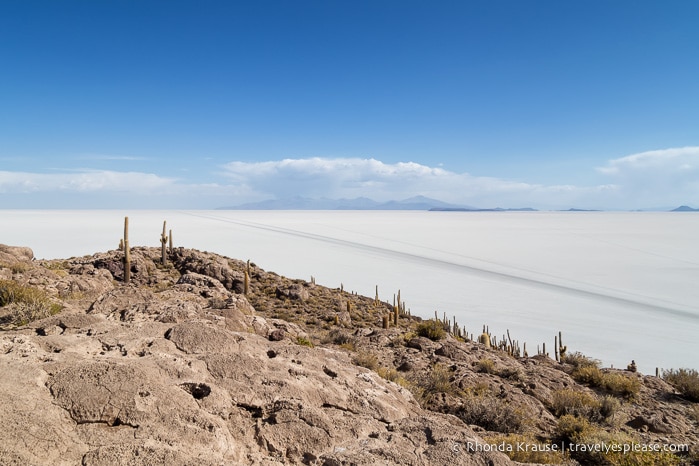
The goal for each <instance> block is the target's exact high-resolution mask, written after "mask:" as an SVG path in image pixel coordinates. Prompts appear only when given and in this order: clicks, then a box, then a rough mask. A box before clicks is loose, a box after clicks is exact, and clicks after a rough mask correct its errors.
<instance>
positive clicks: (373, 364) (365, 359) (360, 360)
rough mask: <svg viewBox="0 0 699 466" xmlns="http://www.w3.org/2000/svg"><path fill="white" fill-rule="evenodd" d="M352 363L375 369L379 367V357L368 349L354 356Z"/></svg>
mask: <svg viewBox="0 0 699 466" xmlns="http://www.w3.org/2000/svg"><path fill="white" fill-rule="evenodd" d="M352 363H354V364H355V365H357V366H360V367H366V368H367V369H369V370H372V371H375V370H377V369H378V368H379V358H378V357H377V356H376V355H375V354H374V353H369V352H368V351H360V352H358V353H357V354H355V355H354V357H353V358H352Z"/></svg>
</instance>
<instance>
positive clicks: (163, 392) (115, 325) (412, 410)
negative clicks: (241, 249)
mask: <svg viewBox="0 0 699 466" xmlns="http://www.w3.org/2000/svg"><path fill="white" fill-rule="evenodd" d="M4 250H7V249H4ZM8 254H9V253H8ZM117 254H118V253H113V254H112V255H111V257H109V254H107V255H96V256H93V257H91V258H79V259H75V260H74V261H72V262H70V261H69V262H66V263H63V264H61V265H60V267H59V266H56V265H51V266H50V267H48V268H47V267H41V266H40V267H39V268H38V269H37V270H33V271H30V270H22V271H21V275H20V274H15V278H17V279H19V280H24V281H25V282H27V283H28V282H29V281H33V282H34V283H37V284H40V285H43V286H44V287H45V289H46V290H48V292H49V293H51V294H53V295H55V296H56V297H57V298H58V297H60V296H62V295H63V296H65V294H64V293H63V292H62V291H61V287H59V286H56V285H54V283H68V282H69V280H68V279H69V278H70V279H71V280H73V281H74V283H78V284H79V286H80V287H81V289H85V290H91V293H93V294H94V296H93V297H92V298H91V299H90V300H89V301H90V303H89V305H88V304H85V303H84V302H83V300H82V296H81V297H80V299H76V300H73V301H71V302H70V303H68V302H66V305H67V307H66V309H68V310H66V311H64V312H63V313H61V314H58V315H56V316H52V317H49V318H47V319H43V320H40V321H36V322H33V323H31V324H30V325H28V326H26V327H24V328H19V329H15V330H6V331H5V332H2V333H0V368H1V371H2V377H1V378H0V412H2V418H3V421H4V423H5V425H4V428H3V429H2V430H0V445H1V446H0V463H2V464H22V465H33V464H36V465H38V464H48V463H50V464H59V465H60V464H64V465H68V464H70V465H73V464H85V465H113V464H124V465H126V464H128V465H147V464H172V465H188V464H205V465H206V464H211V465H214V464H216V465H219V464H265V465H269V464H278V463H284V464H325V465H334V464H358V465H362V464H365V465H369V464H372V465H373V464H447V463H454V464H467V465H468V464H473V465H476V464H479V465H480V464H491V465H506V464H511V462H510V461H509V459H507V457H505V456H504V455H502V454H500V453H477V454H476V453H468V450H467V448H466V447H465V445H467V444H469V443H471V444H472V443H474V442H479V441H481V440H480V439H479V438H478V436H477V435H476V434H475V433H474V432H473V431H472V430H471V429H470V428H469V427H468V426H466V425H464V424H463V423H460V422H459V421H458V420H457V419H456V418H454V417H452V416H448V415H443V414H437V413H431V412H428V411H425V410H423V409H421V408H420V406H419V404H418V403H417V402H416V401H415V399H414V397H413V395H412V394H411V393H410V392H409V391H408V390H407V389H405V388H403V387H401V386H399V385H397V384H395V383H392V382H389V381H387V380H385V379H383V378H381V377H380V376H379V375H378V374H376V373H375V372H372V371H370V370H368V369H364V368H362V367H358V366H356V365H354V364H353V363H352V361H351V358H350V356H349V355H348V354H347V353H346V352H344V351H341V350H337V349H332V348H325V347H320V346H316V347H311V346H306V345H304V344H299V341H310V336H309V335H308V334H307V333H306V332H305V331H304V330H303V329H301V328H300V327H299V326H298V325H297V324H294V323H291V322H288V321H284V320H280V319H275V318H265V317H263V316H260V315H256V312H255V310H254V309H253V307H252V306H251V305H250V303H249V302H248V300H247V299H246V298H245V296H243V295H240V294H237V293H235V290H236V286H237V285H236V277H237V276H238V275H237V274H236V273H235V272H234V271H232V270H229V268H228V262H227V261H226V260H224V259H219V260H216V261H214V262H213V263H211V264H207V262H208V256H207V255H205V254H201V255H199V254H197V253H195V252H192V251H189V252H181V256H180V259H178V260H180V266H181V267H182V273H181V274H180V275H179V277H175V276H174V275H173V274H172V271H168V270H160V269H158V268H157V267H154V265H153V264H149V263H148V261H147V259H146V258H147V254H146V251H140V252H139V257H140V258H139V261H140V262H141V266H140V267H139V268H137V272H136V273H135V274H134V275H135V277H134V282H135V284H131V285H119V284H118V282H116V283H117V284H116V286H115V284H114V283H110V285H107V284H106V283H103V282H104V278H105V274H109V275H110V281H111V282H114V280H118V278H119V270H120V269H119V268H118V267H109V266H107V267H105V266H104V265H105V264H115V263H116V262H117V259H118V257H117ZM11 256H12V258H13V259H12V260H13V261H20V260H21V261H25V260H28V259H27V258H29V257H30V256H32V255H31V253H30V252H26V251H25V252H19V253H18V252H17V251H16V250H15V252H14V253H12V254H11ZM154 257H155V255H154ZM148 270H150V272H149V273H150V274H151V276H150V277H149V276H147V275H145V274H146V272H145V271H148ZM62 271H63V272H65V273H61V272H62ZM202 272H204V273H202ZM111 274H116V276H114V275H111ZM139 274H140V275H139ZM209 274H211V275H209ZM159 275H161V276H162V277H168V278H166V280H167V283H168V284H169V285H168V286H167V287H166V288H165V289H162V290H161V289H158V287H157V286H156V287H152V286H143V285H142V284H143V283H158V279H157V277H158V276H159ZM154 276H155V277H156V278H154ZM138 283H141V285H139V284H138ZM287 290H289V291H290V292H291V293H295V291H296V290H297V288H295V287H294V286H290V287H288V288H287ZM285 299H286V297H285ZM81 303H82V304H81ZM81 305H82V306H83V307H84V309H82V310H81V309H77V308H78V307H80V306H81Z"/></svg>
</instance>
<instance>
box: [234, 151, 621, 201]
mask: <svg viewBox="0 0 699 466" xmlns="http://www.w3.org/2000/svg"><path fill="white" fill-rule="evenodd" d="M224 170H225V173H226V174H227V176H228V177H230V178H231V179H232V180H234V182H235V183H240V184H241V185H244V186H245V187H246V188H247V189H248V190H249V192H251V193H255V194H256V197H258V198H263V199H264V198H288V197H292V196H303V197H312V198H318V197H328V198H355V197H369V198H372V199H375V200H378V201H385V200H391V199H404V198H408V197H412V196H415V195H418V194H420V195H423V196H428V197H433V198H437V199H440V200H444V201H448V202H453V203H459V204H470V205H474V206H478V207H496V206H506V207H513V206H530V205H536V206H547V207H553V208H558V207H564V206H570V205H573V204H577V203H578V202H581V199H583V198H585V197H586V196H590V195H591V196H593V197H594V196H596V195H597V194H599V193H605V192H608V191H609V190H613V189H614V188H613V187H612V186H598V187H592V188H587V187H577V186H570V185H556V186H544V185H538V184H529V183H523V182H515V181H508V180H503V179H499V178H491V177H476V176H472V175H470V174H468V173H455V172H451V171H448V170H445V169H443V168H440V167H429V166H426V165H422V164H419V163H415V162H398V163H394V164H387V163H384V162H381V161H379V160H376V159H360V158H336V159H329V158H307V159H284V160H279V161H266V162H231V163H229V164H226V165H225V166H224Z"/></svg>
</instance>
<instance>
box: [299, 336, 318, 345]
mask: <svg viewBox="0 0 699 466" xmlns="http://www.w3.org/2000/svg"><path fill="white" fill-rule="evenodd" d="M296 344H298V345H301V346H308V347H309V348H313V347H315V345H314V344H313V342H312V341H311V340H309V339H308V338H305V337H297V338H296Z"/></svg>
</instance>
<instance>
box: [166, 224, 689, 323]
mask: <svg viewBox="0 0 699 466" xmlns="http://www.w3.org/2000/svg"><path fill="white" fill-rule="evenodd" d="M180 213H183V214H186V215H190V216H194V217H200V218H204V219H207V220H214V221H217V222H222V223H229V224H234V225H239V226H243V227H247V228H252V229H257V230H264V231H270V232H273V233H278V234H283V235H287V236H292V237H297V238H304V239H309V240H313V241H319V242H323V243H328V244H334V245H338V246H343V247H347V248H350V249H353V250H360V251H365V252H369V253H373V254H376V255H381V256H384V257H387V258H393V259H395V258H399V259H403V260H408V261H410V262H413V263H417V264H422V265H429V266H433V267H438V268H441V269H446V270H453V271H456V272H459V273H468V274H471V275H476V276H481V277H489V278H495V279H498V280H501V281H505V282H511V283H517V284H521V285H525V286H530V287H535V288H541V289H547V290H550V291H556V292H562V293H565V294H569V295H575V296H579V297H583V298H593V299H597V300H603V301H607V302H613V303H617V304H622V305H626V306H635V307H638V308H639V309H642V310H644V311H646V312H654V313H657V312H659V313H662V314H665V315H668V316H675V317H681V318H684V319H689V320H691V321H697V322H699V313H698V312H692V311H691V310H687V309H682V308H679V307H675V306H680V307H684V306H683V305H681V304H678V303H673V302H668V301H665V300H658V299H656V298H648V299H654V300H656V301H663V302H665V303H667V304H666V305H661V304H655V303H651V302H647V301H643V300H642V299H643V298H647V297H645V296H640V298H641V299H637V298H635V297H625V296H619V295H615V294H614V293H624V294H628V293H626V292H623V291H617V290H614V289H611V288H603V287H599V286H596V285H587V286H594V287H595V288H598V290H590V289H585V288H582V287H578V286H575V285H574V284H573V285H568V284H562V283H555V282H552V281H546V280H544V279H537V278H533V277H526V276H521V275H517V274H514V273H508V272H503V271H497V270H491V269H488V268H484V267H476V266H473V265H467V264H462V263H459V262H453V261H449V260H446V259H439V258H435V257H428V256H423V255H420V254H415V253H411V252H406V251H398V250H395V249H390V248H386V247H381V246H373V245H370V244H364V243H360V242H356V241H350V240H345V239H340V238H334V237H331V236H324V235H319V234H316V233H309V232H305V231H300V230H293V229H290V228H284V227H277V226H273V225H268V224H264V223H257V222H250V221H242V220H233V219H230V218H227V217H218V216H213V215H203V214H195V213H193V212H191V211H189V212H186V211H180ZM475 260H479V261H480V262H484V263H485V262H487V261H482V260H480V259H475ZM490 263H491V264H493V265H496V266H500V267H504V266H501V265H499V264H496V263H494V262H490ZM508 268H512V267H508ZM534 273H536V274H537V275H542V276H545V274H541V273H538V272H534ZM549 277H550V278H553V279H555V280H563V281H568V282H570V280H567V279H564V278H560V277H556V276H553V275H549ZM573 283H575V282H573ZM580 285H583V286H585V285H586V284H584V283H580Z"/></svg>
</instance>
